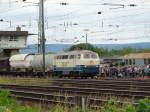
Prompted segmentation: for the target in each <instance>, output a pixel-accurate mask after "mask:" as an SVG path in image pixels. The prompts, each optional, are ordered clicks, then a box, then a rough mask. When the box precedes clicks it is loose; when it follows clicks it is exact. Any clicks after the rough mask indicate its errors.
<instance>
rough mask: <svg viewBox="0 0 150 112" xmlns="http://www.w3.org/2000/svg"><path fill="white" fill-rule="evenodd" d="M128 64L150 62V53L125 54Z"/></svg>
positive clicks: (145, 63)
mask: <svg viewBox="0 0 150 112" xmlns="http://www.w3.org/2000/svg"><path fill="white" fill-rule="evenodd" d="M124 60H125V64H126V65H147V64H150V53H132V54H128V55H125V56H124Z"/></svg>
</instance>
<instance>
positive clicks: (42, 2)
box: [39, 0, 45, 76]
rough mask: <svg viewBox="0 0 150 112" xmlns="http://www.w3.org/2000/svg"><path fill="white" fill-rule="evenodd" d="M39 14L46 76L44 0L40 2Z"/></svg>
mask: <svg viewBox="0 0 150 112" xmlns="http://www.w3.org/2000/svg"><path fill="white" fill-rule="evenodd" d="M39 9H40V10H39V14H40V29H41V33H40V34H41V43H42V55H43V66H42V68H43V75H44V76H45V25H44V0H40V2H39Z"/></svg>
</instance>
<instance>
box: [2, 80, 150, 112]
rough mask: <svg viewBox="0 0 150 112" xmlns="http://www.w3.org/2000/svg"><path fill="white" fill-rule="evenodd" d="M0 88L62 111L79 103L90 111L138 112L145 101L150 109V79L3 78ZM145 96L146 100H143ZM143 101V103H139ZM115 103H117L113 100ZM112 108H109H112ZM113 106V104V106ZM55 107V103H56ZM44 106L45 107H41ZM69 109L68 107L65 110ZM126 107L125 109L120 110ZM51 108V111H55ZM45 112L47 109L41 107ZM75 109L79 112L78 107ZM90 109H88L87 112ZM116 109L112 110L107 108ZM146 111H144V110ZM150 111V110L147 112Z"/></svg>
mask: <svg viewBox="0 0 150 112" xmlns="http://www.w3.org/2000/svg"><path fill="white" fill-rule="evenodd" d="M0 88H1V89H5V90H8V91H10V92H11V94H12V96H13V97H15V98H17V99H19V101H23V102H26V101H27V102H28V101H29V102H32V103H36V104H38V103H40V104H44V105H45V104H46V105H48V106H50V105H56V107H57V108H55V109H54V110H55V111H59V110H57V109H58V108H59V109H61V110H62V111H60V112H67V111H68V112H73V110H70V109H75V107H76V106H78V107H79V109H80V110H82V111H85V110H87V109H88V110H89V112H92V110H93V112H94V110H95V111H100V110H101V112H105V111H104V110H102V109H116V110H115V111H113V112H121V111H122V112H129V111H125V110H123V109H124V108H126V109H127V108H130V109H131V108H132V109H133V110H132V111H130V112H139V111H136V109H137V108H139V107H138V106H139V105H141V102H146V103H144V105H146V106H148V107H145V108H148V109H150V107H149V105H150V101H149V98H150V80H149V79H110V78H107V79H103V80H100V79H99V80H96V79H58V78H55V79H50V78H47V79H46V78H45V79H44V78H43V79H39V78H20V77H0ZM141 99H143V100H142V101H140V100H141ZM139 101H140V102H139ZM112 102H113V103H112ZM107 106H108V107H110V108H108V107H107ZM111 106H112V107H111ZM54 107H55V106H54ZM40 108H41V107H40ZM66 108H67V110H65V109H66ZM121 108H123V109H122V110H120V109H121ZM55 111H50V112H55ZM41 112H43V111H42V110H41ZM74 112H79V111H77V110H75V111H74ZM86 112H88V111H86ZM107 112H112V111H107ZM141 112H143V111H141ZM147 112H149V110H148V111H147Z"/></svg>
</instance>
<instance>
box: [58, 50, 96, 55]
mask: <svg viewBox="0 0 150 112" xmlns="http://www.w3.org/2000/svg"><path fill="white" fill-rule="evenodd" d="M77 53H79V54H80V53H95V52H93V51H89V50H75V51H68V52H63V53H58V54H57V55H59V54H60V55H63V54H77Z"/></svg>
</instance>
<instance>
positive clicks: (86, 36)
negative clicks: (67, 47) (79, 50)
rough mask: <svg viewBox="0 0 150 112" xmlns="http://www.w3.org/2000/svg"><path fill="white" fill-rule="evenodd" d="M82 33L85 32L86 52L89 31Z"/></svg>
mask: <svg viewBox="0 0 150 112" xmlns="http://www.w3.org/2000/svg"><path fill="white" fill-rule="evenodd" d="M84 31H85V32H86V34H85V40H86V41H85V42H86V50H88V31H89V29H84Z"/></svg>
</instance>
